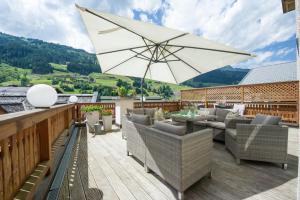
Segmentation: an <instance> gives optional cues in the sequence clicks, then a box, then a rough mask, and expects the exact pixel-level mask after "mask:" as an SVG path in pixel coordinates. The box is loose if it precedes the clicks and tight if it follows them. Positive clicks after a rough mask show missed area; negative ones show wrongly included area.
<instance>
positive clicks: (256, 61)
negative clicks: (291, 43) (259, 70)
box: [233, 48, 295, 68]
mask: <svg viewBox="0 0 300 200" xmlns="http://www.w3.org/2000/svg"><path fill="white" fill-rule="evenodd" d="M292 51H295V49H293V48H283V49H279V50H278V51H257V52H255V54H256V55H257V56H256V57H255V58H253V59H250V60H248V61H246V62H243V63H240V64H237V65H233V67H238V68H256V67H261V66H268V65H274V64H278V63H285V62H291V61H293V60H286V59H283V57H282V54H285V55H287V54H288V53H290V52H292Z"/></svg>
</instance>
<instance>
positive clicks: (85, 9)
mask: <svg viewBox="0 0 300 200" xmlns="http://www.w3.org/2000/svg"><path fill="white" fill-rule="evenodd" d="M80 8H82V7H80ZM82 9H83V10H84V11H86V12H88V13H90V14H92V15H95V16H96V17H99V18H101V19H104V20H106V21H108V22H110V23H112V24H114V25H116V26H119V27H121V28H123V29H125V30H127V31H129V32H131V33H133V34H135V35H137V36H140V37H144V36H142V35H141V34H139V33H136V32H134V31H133V30H130V29H129V28H126V27H125V26H122V25H120V24H118V23H116V22H114V21H111V20H109V19H107V18H105V17H103V16H101V15H99V14H97V13H95V12H93V11H91V10H89V9H87V8H82ZM144 38H146V37H144ZM146 39H147V40H149V41H151V42H152V43H154V44H155V42H153V41H152V40H150V39H148V38H146Z"/></svg>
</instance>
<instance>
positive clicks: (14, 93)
mask: <svg viewBox="0 0 300 200" xmlns="http://www.w3.org/2000/svg"><path fill="white" fill-rule="evenodd" d="M28 89H29V87H0V107H1V108H2V109H3V110H5V111H6V112H7V113H12V112H18V111H23V110H30V109H33V108H34V107H33V106H32V105H31V104H30V103H29V102H28V101H27V99H26V93H27V90H28ZM71 95H76V96H77V97H78V102H79V103H86V102H93V99H94V98H95V97H94V96H97V95H98V93H94V94H58V98H57V102H56V104H65V103H68V100H69V97H70V96H71Z"/></svg>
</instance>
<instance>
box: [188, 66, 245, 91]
mask: <svg viewBox="0 0 300 200" xmlns="http://www.w3.org/2000/svg"><path fill="white" fill-rule="evenodd" d="M248 72H249V69H241V68H233V67H231V66H225V67H222V68H219V69H216V70H213V71H210V72H207V73H205V74H201V75H200V76H197V77H195V78H193V79H191V80H188V81H186V82H184V83H183V84H184V85H188V86H191V87H197V88H198V87H210V86H218V85H235V84H238V83H239V82H240V81H241V80H242V79H243V78H244V76H245V75H246V74H247V73H248Z"/></svg>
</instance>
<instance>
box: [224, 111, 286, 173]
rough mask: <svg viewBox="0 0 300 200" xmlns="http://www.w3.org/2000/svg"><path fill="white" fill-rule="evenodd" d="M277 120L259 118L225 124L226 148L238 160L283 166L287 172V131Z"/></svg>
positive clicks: (265, 117)
mask: <svg viewBox="0 0 300 200" xmlns="http://www.w3.org/2000/svg"><path fill="white" fill-rule="evenodd" d="M279 122H280V117H275V116H267V115H260V114H258V115H257V116H256V117H255V118H254V119H253V120H252V121H251V120H250V121H249V120H245V119H244V120H232V121H231V123H229V124H226V133H225V145H226V148H227V149H228V150H229V151H230V152H231V153H232V154H233V155H234V156H235V158H236V162H237V163H238V164H239V163H240V160H255V161H265V162H273V163H280V164H282V168H284V169H286V168H287V144H288V127H286V126H281V125H280V124H279Z"/></svg>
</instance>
